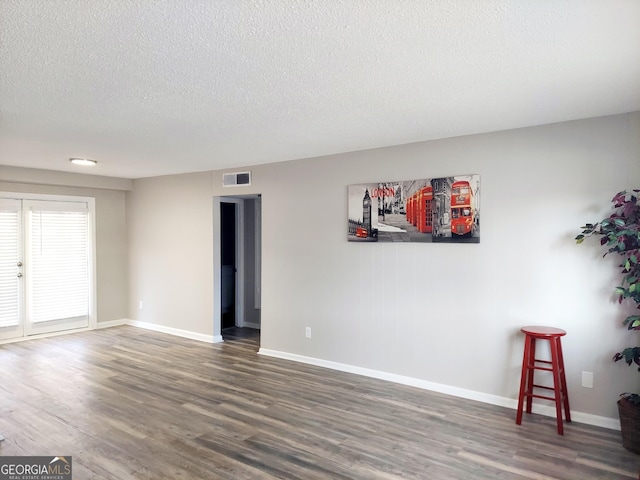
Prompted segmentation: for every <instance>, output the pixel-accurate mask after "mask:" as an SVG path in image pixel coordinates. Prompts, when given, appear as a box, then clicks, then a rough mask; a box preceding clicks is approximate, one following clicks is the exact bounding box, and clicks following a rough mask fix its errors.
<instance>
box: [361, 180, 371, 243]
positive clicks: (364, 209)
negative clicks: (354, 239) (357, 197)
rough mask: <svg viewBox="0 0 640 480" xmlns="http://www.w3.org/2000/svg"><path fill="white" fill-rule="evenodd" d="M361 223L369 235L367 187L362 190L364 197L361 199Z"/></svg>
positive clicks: (369, 202)
mask: <svg viewBox="0 0 640 480" xmlns="http://www.w3.org/2000/svg"><path fill="white" fill-rule="evenodd" d="M362 223H363V226H364V228H365V229H366V230H367V236H371V197H370V196H369V189H368V188H367V189H366V190H365V192H364V198H363V199H362Z"/></svg>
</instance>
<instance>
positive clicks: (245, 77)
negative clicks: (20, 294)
mask: <svg viewBox="0 0 640 480" xmlns="http://www.w3.org/2000/svg"><path fill="white" fill-rule="evenodd" d="M635 110H640V0H518V1H516V0H510V1H509V0H504V1H493V0H430V1H426V0H316V1H311V0H218V1H214V0H201V1H196V0H76V1H63V0H0V115H1V116H0V165H10V166H21V167H32V168H44V169H50V170H61V171H76V172H78V171H80V172H89V170H86V169H85V170H81V169H80V167H75V166H73V165H71V164H70V163H69V160H68V159H69V157H76V156H81V157H89V158H94V159H97V160H98V161H99V162H100V163H99V165H98V166H97V167H91V170H90V172H91V173H94V174H99V175H109V176H116V177H124V178H139V177H147V176H157V175H165V174H173V173H181V172H194V171H203V170H213V169H220V168H227V167H236V166H237V167H240V166H246V165H252V164H260V163H269V162H278V161H283V160H290V159H297V158H305V157H314V156H320V155H326V154H332V153H340V152H347V151H353V150H362V149H367V148H374V147H381V146H388V145H397V144H403V143H410V142H417V141H423V140H430V139H436V138H444V137H451V136H458V135H465V134H472V133H480V132H488V131H496V130H503V129H510V128H517V127H524V126H530V125H539V124H544V123H552V122H558V121H565V120H573V119H578V118H587V117H595V116H601V115H609V114H617V113H622V112H629V111H635Z"/></svg>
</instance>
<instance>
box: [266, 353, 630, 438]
mask: <svg viewBox="0 0 640 480" xmlns="http://www.w3.org/2000/svg"><path fill="white" fill-rule="evenodd" d="M258 353H259V354H260V355H265V356H268V357H275V358H282V359H284V360H292V361H294V362H300V363H306V364H309V365H315V366H318V367H324V368H329V369H331V370H339V371H341V372H347V373H354V374H356V375H362V376H365V377H371V378H377V379H379V380H386V381H389V382H394V383H400V384H402V385H409V386H411V387H417V388H421V389H423V390H429V391H432V392H438V393H444V394H446V395H452V396H454V397H460V398H466V399H468V400H476V401H478V402H483V403H488V404H491V405H498V406H500V407H507V408H512V409H514V410H515V409H517V408H518V402H517V400H516V399H513V398H507V397H500V396H497V395H490V394H488V393H482V392H476V391H474V390H467V389H464V388H458V387H452V386H450V385H444V384H442V383H434V382H429V381H426V380H420V379H418V378H413V377H406V376H403V375H397V374H395V373H388V372H382V371H380V370H372V369H369V368H363V367H356V366H354V365H348V364H345V363H338V362H332V361H329V360H322V359H320V358H313V357H306V356H304V355H297V354H294V353H287V352H280V351H277V350H269V349H266V348H260V349H259V350H258ZM533 413H537V414H540V415H545V416H548V417H554V418H555V416H556V410H555V407H549V406H545V405H535V404H534V405H533ZM514 418H515V417H514ZM571 420H572V421H575V422H578V423H585V424H587V425H594V426H597V427H603V428H609V429H611V430H620V421H619V420H618V419H617V418H608V417H600V416H597V415H591V414H588V413H582V412H575V411H572V412H571Z"/></svg>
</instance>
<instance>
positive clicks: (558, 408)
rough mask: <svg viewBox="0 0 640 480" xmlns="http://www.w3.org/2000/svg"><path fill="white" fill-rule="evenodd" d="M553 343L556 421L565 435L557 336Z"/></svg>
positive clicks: (552, 361) (552, 366)
mask: <svg viewBox="0 0 640 480" xmlns="http://www.w3.org/2000/svg"><path fill="white" fill-rule="evenodd" d="M549 343H550V344H551V369H552V370H553V372H552V373H553V392H554V398H555V401H556V423H557V424H558V435H564V427H563V423H562V385H561V382H560V360H559V358H558V348H559V346H558V344H559V340H558V339H557V338H552V339H551V340H550V341H549Z"/></svg>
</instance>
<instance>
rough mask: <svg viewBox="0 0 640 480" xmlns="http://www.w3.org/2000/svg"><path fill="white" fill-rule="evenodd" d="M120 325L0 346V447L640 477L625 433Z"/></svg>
mask: <svg viewBox="0 0 640 480" xmlns="http://www.w3.org/2000/svg"><path fill="white" fill-rule="evenodd" d="M226 339H227V341H226V342H225V343H223V344H216V345H208V344H204V343H201V342H196V341H192V340H188V339H182V338H179V337H173V336H169V335H165V334H161V333H156V332H151V331H147V330H142V329H137V328H134V327H116V328H110V329H104V330H96V331H92V332H85V333H79V334H72V335H66V336H60V337H52V338H48V339H41V340H31V341H27V342H21V343H14V344H7V345H3V346H0V433H2V434H3V435H4V436H5V437H6V439H5V441H3V442H1V443H0V455H2V456H7V455H71V456H72V457H73V466H74V477H73V478H74V480H83V479H106V480H110V479H154V480H155V479H233V480H238V479H275V478H282V479H302V480H313V479H323V480H324V479H366V480H375V479H380V480H382V479H384V480H394V479H432V480H441V479H442V480H454V479H464V480H470V479H471V480H474V479H477V480H483V479H487V480H488V479H491V480H495V479H514V480H519V479H534V480H549V479H557V480H572V479H576V480H584V479H589V480H592V479H593V480H597V479H630V478H638V466H639V463H640V462H639V457H638V456H636V455H634V454H632V453H630V452H628V451H626V450H625V449H624V448H623V447H622V445H621V440H620V433H619V432H617V431H613V430H607V429H601V428H596V427H591V426H587V425H582V424H578V423H571V424H567V425H566V427H565V436H558V435H557V434H556V427H555V419H553V418H548V417H541V416H538V415H528V416H526V417H525V419H524V421H523V424H522V425H520V426H517V425H516V424H515V411H514V410H510V409H506V408H501V407H496V406H491V405H486V404H481V403H477V402H473V401H469V400H463V399H459V398H454V397H448V396H445V395H441V394H437V393H431V392H427V391H424V390H420V389H416V388H412V387H407V386H403V385H397V384H393V383H389V382H384V381H380V380H375V379H370V378H366V377H360V376H357V375H351V374H347V373H342V372H336V371H332V370H326V369H322V368H319V367H313V366H309V365H302V364H297V363H294V362H288V361H285V360H279V359H273V358H267V357H264V356H260V355H257V354H256V352H257V349H258V341H259V339H258V337H256V336H251V335H246V334H243V333H242V332H241V331H235V332H233V331H232V332H228V334H227V335H226Z"/></svg>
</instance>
